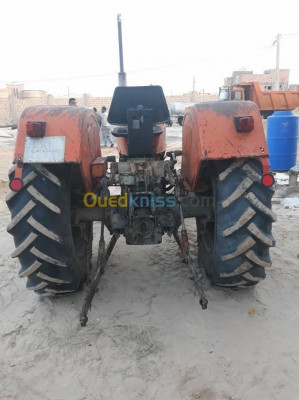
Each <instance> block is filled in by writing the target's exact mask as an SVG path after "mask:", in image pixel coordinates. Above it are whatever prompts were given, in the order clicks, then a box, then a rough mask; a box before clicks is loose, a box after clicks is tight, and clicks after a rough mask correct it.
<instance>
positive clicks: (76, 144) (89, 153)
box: [14, 106, 101, 190]
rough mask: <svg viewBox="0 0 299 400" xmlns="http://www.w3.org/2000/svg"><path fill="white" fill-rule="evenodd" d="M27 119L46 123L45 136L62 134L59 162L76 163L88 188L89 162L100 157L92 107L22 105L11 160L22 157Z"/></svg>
mask: <svg viewBox="0 0 299 400" xmlns="http://www.w3.org/2000/svg"><path fill="white" fill-rule="evenodd" d="M29 121H43V122H46V133H45V137H46V138H51V137H65V152H64V160H63V161H59V162H66V163H71V162H75V163H79V164H80V165H81V171H82V176H83V179H84V182H85V186H86V190H91V189H92V177H91V169H90V164H91V163H92V161H93V160H94V159H95V158H96V157H100V156H101V148H100V139H99V134H98V125H97V122H96V119H95V114H94V112H93V110H91V109H88V108H85V107H69V106H36V107H28V108H26V109H25V110H24V111H23V113H22V116H21V119H20V123H19V128H18V135H17V139H16V147H15V155H14V162H16V161H17V160H18V159H20V158H21V160H23V159H24V151H25V142H26V137H27V135H26V123H27V122H29ZM33 140H35V139H33ZM41 162H42V161H41ZM53 162H54V161H53Z"/></svg>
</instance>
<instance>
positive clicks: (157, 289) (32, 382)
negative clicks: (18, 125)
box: [0, 144, 299, 400]
mask: <svg viewBox="0 0 299 400" xmlns="http://www.w3.org/2000/svg"><path fill="white" fill-rule="evenodd" d="M106 151H108V150H106ZM106 151H105V152H106ZM11 159H12V146H11V145H6V144H5V146H0V160H1V168H0V184H1V188H0V191H1V206H0V213H1V221H0V224H1V232H0V237H1V250H0V251H1V261H0V317H1V326H0V339H1V340H0V399H1V400H8V399H14V400H15V399H20V400H21V399H22V400H27V399H29V400H40V399H48V400H62V399H63V400H64V399H67V400H68V399H72V400H85V399H86V400H87V399H88V400H95V399H105V400H106V399H107V400H110V399H113V400H114V399H115V400H135V399H136V400H137V399H143V400H147V399H153V400H154V399H157V400H160V399H161V400H182V399H188V400H197V399H200V400H222V399H223V400H233V399H234V400H249V399H250V400H251V399H253V400H260V399H262V400H275V399H279V400H280V399H284V400H296V399H298V396H299V395H298V393H299V380H298V376H299V337H298V332H299V208H294V207H293V208H292V207H291V208H284V205H283V198H281V197H277V196H276V197H275V199H274V202H273V209H274V211H275V212H276V213H277V215H278V220H277V222H276V223H275V224H274V225H273V233H274V236H275V239H276V242H277V244H276V247H275V248H273V249H271V256H272V261H273V265H272V267H271V268H268V269H267V278H266V280H265V281H264V282H262V283H260V284H259V285H258V286H257V287H255V288H251V289H244V290H240V291H236V290H228V289H220V288H215V287H212V286H211V285H210V283H209V281H208V280H207V279H206V280H205V287H206V294H207V297H208V299H209V305H208V309H207V310H205V311H202V310H201V308H200V306H199V304H198V296H197V295H195V293H194V287H193V283H192V281H191V280H190V274H189V272H188V270H187V267H186V265H185V264H184V263H182V261H181V256H180V253H179V251H178V248H177V246H176V244H175V242H174V241H173V240H172V239H170V238H168V237H165V236H164V240H163V244H162V245H160V246H141V247H137V246H134V247H132V246H131V247H129V246H126V245H125V242H124V239H120V240H119V242H118V243H117V245H116V247H115V251H114V252H113V254H112V256H111V259H110V261H109V264H108V269H107V271H106V273H105V275H104V278H103V280H102V281H101V283H100V286H99V292H98V293H97V294H96V295H95V298H94V301H93V306H92V310H91V312H90V313H89V321H88V325H87V327H86V328H81V327H80V324H79V312H80V308H81V305H82V302H83V299H84V293H83V292H81V293H78V294H75V295H72V296H67V297H63V298H51V297H39V296H37V295H35V294H34V293H31V292H30V291H28V290H26V288H25V284H26V281H25V279H20V278H18V276H17V274H18V270H19V264H18V260H17V259H12V258H11V257H10V253H11V252H12V250H13V249H14V245H13V240H12V237H11V236H10V235H8V234H7V233H6V225H7V223H8V222H9V220H10V216H9V211H8V209H7V208H6V205H5V204H4V202H3V200H4V196H5V193H7V191H8V189H7V170H8V168H9V162H10V161H9V160H11ZM296 195H297V196H299V195H298V194H296V193H294V194H293V195H292V194H291V195H290V194H288V197H292V196H296ZM94 231H95V235H96V239H97V238H98V231H99V225H98V224H97V223H95V226H94ZM188 231H189V232H190V233H191V235H192V233H193V234H194V232H195V226H194V223H193V221H192V220H190V221H188ZM96 252H97V247H96V240H95V244H94V248H93V261H94V262H95V258H96Z"/></svg>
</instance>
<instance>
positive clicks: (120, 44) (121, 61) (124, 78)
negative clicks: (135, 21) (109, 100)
mask: <svg viewBox="0 0 299 400" xmlns="http://www.w3.org/2000/svg"><path fill="white" fill-rule="evenodd" d="M117 27H118V47H119V65H120V71H119V74H118V83H119V86H127V76H126V73H125V72H124V59H123V41H122V31H121V14H117Z"/></svg>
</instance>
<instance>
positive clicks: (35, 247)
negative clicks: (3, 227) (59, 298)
mask: <svg viewBox="0 0 299 400" xmlns="http://www.w3.org/2000/svg"><path fill="white" fill-rule="evenodd" d="M75 168H76V167H74V166H66V165H64V166H58V165H51V166H50V165H49V166H47V167H45V166H44V165H41V164H38V165H37V164H34V165H28V164H27V165H24V168H23V176H22V180H23V188H22V189H21V190H20V191H19V192H10V193H9V194H8V196H7V198H6V201H7V205H8V207H9V209H10V211H11V217H12V220H11V222H10V223H9V225H8V227H7V231H8V232H9V233H10V234H12V235H13V238H14V242H15V246H16V249H15V251H14V252H13V253H12V257H18V258H19V261H20V264H21V270H20V272H19V276H20V277H22V278H23V277H27V279H28V280H27V288H28V289H31V290H34V291H35V292H37V293H39V294H42V293H51V294H64V293H70V292H75V291H78V290H80V289H82V287H83V284H84V281H85V280H86V277H87V273H88V267H89V261H90V260H89V258H90V256H91V243H92V224H91V223H84V224H80V225H76V226H74V225H72V224H71V207H72V204H73V202H74V200H75V198H76V194H75V193H74V192H73V187H72V185H73V183H74V182H76V186H77V189H78V182H80V179H79V176H78V172H79V170H78V169H76V172H77V173H76V172H75ZM12 174H13V171H12V172H11V174H10V175H11V176H10V177H12ZM77 196H78V195H77ZM78 200H79V198H78Z"/></svg>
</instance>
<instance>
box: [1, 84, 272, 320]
mask: <svg viewBox="0 0 299 400" xmlns="http://www.w3.org/2000/svg"><path fill="white" fill-rule="evenodd" d="M168 119H169V112H168V108H167V104H166V101H165V97H164V94H163V91H162V88H161V87H160V86H142V87H117V88H116V89H115V92H114V96H113V100H112V104H111V108H110V111H109V116H108V120H109V122H110V124H111V125H113V126H114V129H113V134H114V136H116V137H117V138H118V150H119V159H118V161H116V160H115V157H111V156H110V157H102V155H101V148H100V140H99V135H98V128H97V122H96V119H95V114H94V113H93V111H92V110H90V109H87V108H84V107H64V106H37V107H30V108H27V109H26V110H25V111H24V112H23V114H22V116H21V119H20V123H19V129H18V136H17V142H16V148H15V155H14V160H13V164H14V166H13V168H12V169H11V171H10V174H9V177H10V188H11V189H12V191H11V192H10V193H9V195H8V196H7V204H8V207H9V208H10V211H11V217H12V219H11V222H10V224H9V225H8V228H7V229H8V232H9V233H11V234H12V235H13V237H14V241H15V246H16V249H15V251H14V252H13V254H12V256H13V257H18V258H19V262H20V265H21V269H20V272H19V276H20V277H22V278H23V277H26V278H27V287H28V289H31V290H34V291H35V292H36V293H38V294H44V293H50V294H53V295H55V294H63V293H69V292H75V291H78V290H81V289H82V288H83V287H84V283H85V282H86V281H87V278H88V277H89V275H90V270H91V265H90V259H91V247H92V239H93V229H92V225H93V221H101V239H100V243H99V258H98V265H97V272H96V274H95V277H94V279H93V281H92V283H91V285H90V286H89V291H88V295H87V297H86V299H85V303H84V307H83V310H82V313H81V324H82V325H85V324H86V321H87V310H88V308H89V306H90V303H91V300H92V297H93V295H94V293H95V290H96V286H97V284H98V282H99V279H100V277H101V276H102V274H103V272H104V269H105V265H106V263H107V260H108V257H109V255H110V254H111V251H112V249H113V246H114V244H115V242H116V240H117V239H118V237H119V236H120V235H122V236H124V237H125V238H126V243H127V244H128V245H147V244H156V245H158V244H160V243H161V242H162V237H163V235H164V234H165V233H167V234H169V235H171V236H173V237H174V239H175V240H176V241H177V243H178V245H179V246H180V248H181V250H182V252H183V255H184V257H185V259H186V261H187V263H188V265H189V266H190V268H191V271H192V273H193V276H194V282H195V285H196V288H197V290H198V292H199V295H200V300H201V304H202V307H203V308H206V306H207V299H206V297H205V294H204V291H203V285H202V271H201V268H200V266H203V268H204V270H205V272H206V274H207V276H208V277H209V279H210V280H211V282H212V283H213V284H214V285H218V286H224V287H244V286H252V285H255V284H257V283H258V282H259V281H261V280H263V279H264V278H265V269H266V268H268V267H269V266H270V265H271V260H270V256H269V247H271V246H274V244H275V242H274V239H273V237H272V234H271V225H272V222H273V221H274V220H275V215H274V213H273V212H272V211H271V197H272V194H273V191H274V189H273V183H274V179H273V177H272V175H271V174H270V173H269V162H268V151H267V144H266V140H265V135H264V131H263V126H262V121H261V117H260V113H259V109H258V107H257V106H256V105H255V104H254V103H253V102H250V101H240V102H237V101H233V102H211V103H200V104H195V105H192V106H189V107H187V108H186V111H185V115H184V121H183V133H182V135H183V143H182V151H173V152H168V153H166V130H165V122H166V121H167V120H168ZM180 156H182V159H181V170H178V169H176V168H175V165H176V163H177V158H178V157H180ZM114 186H118V187H120V194H119V195H117V196H113V195H111V193H110V190H109V189H110V188H111V187H114ZM186 218H196V226H197V238H198V244H199V246H198V247H199V255H198V260H197V261H198V262H197V261H196V260H194V257H192V256H191V254H190V251H189V244H188V235H187V231H186V229H185V225H184V220H185V219H186ZM104 227H106V228H107V230H108V231H109V232H110V235H111V240H110V243H109V244H108V246H107V248H106V247H105V242H104Z"/></svg>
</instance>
